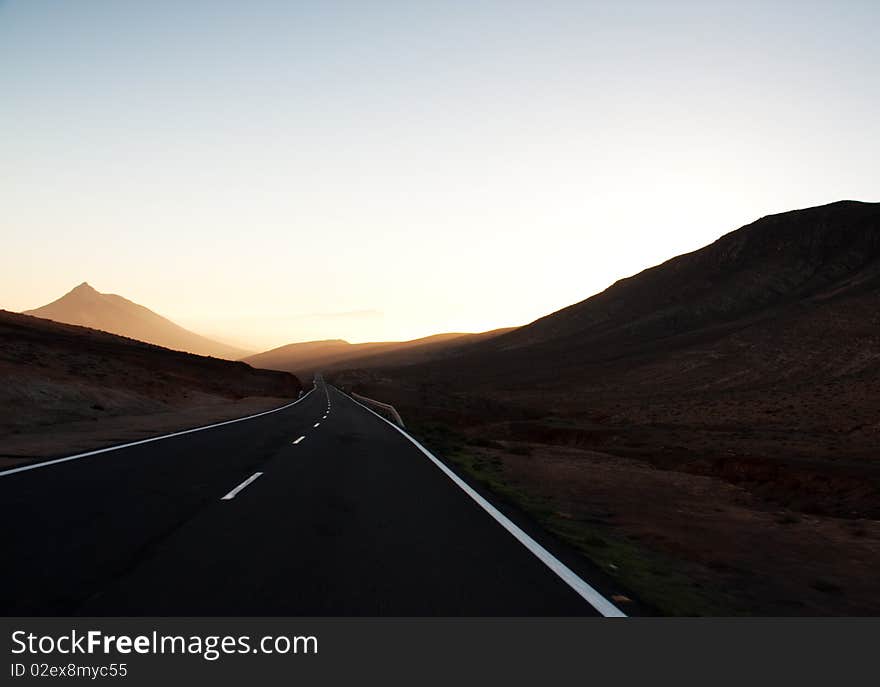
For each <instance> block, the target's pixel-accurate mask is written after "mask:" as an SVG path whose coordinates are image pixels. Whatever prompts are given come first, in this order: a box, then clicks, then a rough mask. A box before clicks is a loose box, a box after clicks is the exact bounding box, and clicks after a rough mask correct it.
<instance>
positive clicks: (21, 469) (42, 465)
mask: <svg viewBox="0 0 880 687" xmlns="http://www.w3.org/2000/svg"><path fill="white" fill-rule="evenodd" d="M312 391H314V389H310V390H309V391H308V393H306V395H305V396H303V397H302V398H299V399H297V400H296V401H294V402H293V403H288V404H287V405H284V406H281V407H280V408H273V409H272V410H266V411H264V412H262V413H256V414H255V415H248V416H247V417H239V418H236V419H235V420H225V421H224V422H215V423H214V424H213V425H205V426H203V427H194V428H193V429H184V430H181V431H179V432H172V433H171V434H163V435H162V436H159V437H150V438H149V439H140V440H139V441H130V442H129V443H127V444H119V445H117V446H108V447H107V448H99V449H96V450H94V451H87V452H86V453H77V454H76V455H74V456H66V457H64V458H55V459H54V460H47V461H44V462H42V463H33V464H31V465H22V466H21V467H18V468H11V469H9V470H4V471H2V472H0V477H6V476H7V475H14V474H15V473H16V472H25V471H26V470H36V469H37V468H45V467H48V466H50V465H56V464H58V463H66V462H67V461H69V460H78V459H80V458H88V457H89V456H96V455H98V454H99V453H107V452H109V451H118V450H120V449H123V448H129V447H131V446H140V445H141V444H149V443H151V442H153V441H161V440H162V439H170V438H172V437H179V436H182V435H184V434H191V433H192V432H203V431H204V430H206V429H214V428H215V427H222V426H223V425H231V424H234V423H236V422H244V421H245V420H253V419H254V418H257V417H262V416H263V415H270V414H272V413H277V412H278V411H280V410H284V409H285V408H290V407H291V406H295V405H296V404H297V403H299V402H300V401H304V400H305V399H306V397H307V396H308V395H309V394H310V393H312Z"/></svg>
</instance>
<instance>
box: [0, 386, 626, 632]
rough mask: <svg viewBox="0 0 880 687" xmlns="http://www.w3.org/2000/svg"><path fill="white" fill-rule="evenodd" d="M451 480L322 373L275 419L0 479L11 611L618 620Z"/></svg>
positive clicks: (4, 605)
mask: <svg viewBox="0 0 880 687" xmlns="http://www.w3.org/2000/svg"><path fill="white" fill-rule="evenodd" d="M454 480H455V478H454V477H450V475H449V474H447V473H446V472H444V468H443V467H440V466H438V464H437V463H435V462H434V460H432V459H431V458H430V457H429V456H428V455H427V454H426V452H425V451H423V450H421V449H420V448H419V446H418V445H417V444H415V443H414V442H413V441H412V440H411V439H409V438H408V437H407V436H405V435H404V434H403V433H402V432H400V431H398V430H397V429H396V428H395V427H394V426H393V425H391V424H390V423H388V422H386V421H385V420H383V419H381V418H379V417H378V416H376V415H375V414H374V413H372V412H371V411H369V410H367V409H366V408H364V407H363V406H361V405H359V404H358V403H356V402H355V401H353V400H352V399H350V398H349V397H348V396H346V395H344V394H342V393H341V392H340V391H338V390H336V389H335V388H333V387H330V386H328V385H325V384H324V383H323V381H322V380H320V379H319V380H318V381H317V382H316V387H315V389H314V390H312V391H311V392H310V393H309V394H307V395H306V396H305V397H304V398H302V399H301V400H300V401H298V402H297V403H296V404H292V405H290V406H288V407H285V408H283V409H282V410H278V411H275V412H270V413H266V414H261V415H260V416H257V417H253V418H251V419H246V420H243V421H238V422H231V423H221V424H219V425H218V426H215V427H213V428H210V429H205V430H202V431H193V432H188V433H182V434H179V435H176V436H170V437H168V438H164V439H161V440H158V441H151V442H147V443H141V444H137V445H132V446H128V447H125V448H120V449H118V450H112V451H107V452H102V453H96V454H95V455H90V456H86V457H83V458H78V459H74V460H68V461H65V462H56V463H54V464H50V465H45V466H43V467H39V468H36V469H25V470H19V471H16V470H7V471H5V472H2V473H0V518H2V522H3V528H2V534H0V545H2V551H3V569H2V573H0V579H2V584H0V611H2V614H3V615H7V616H10V615H97V616H107V615H123V616H125V615H135V616H163V615H168V616H183V615H192V616H225V615H230V616H242V615H248V616H263V615H270V616H423V615H427V616H438V615H440V616H499V615H500V616H560V615H576V616H583V615H598V614H603V615H615V614H616V612H617V609H616V607H615V606H614V605H613V604H612V603H611V602H609V601H608V600H607V598H606V596H604V595H602V594H599V593H598V592H596V590H595V589H593V588H592V587H591V586H590V585H589V584H587V583H586V582H585V581H584V580H583V579H582V577H581V576H579V575H577V574H575V573H573V572H572V571H571V570H570V569H568V568H566V567H565V566H563V564H562V563H560V561H559V560H558V559H557V558H556V557H555V556H553V555H552V554H550V553H549V552H548V551H547V550H545V549H544V548H542V547H541V545H540V544H537V543H535V542H534V541H532V544H534V546H533V547H532V549H531V550H530V549H529V548H528V546H530V545H529V541H530V540H529V538H528V536H527V535H522V536H519V535H516V533H515V532H514V533H513V534H512V533H511V528H507V529H505V527H504V526H503V525H502V524H500V523H499V521H498V518H497V517H495V516H493V515H492V513H491V512H489V510H492V506H491V505H488V504H486V503H483V504H481V503H479V502H478V501H479V498H480V497H479V496H474V495H473V494H468V493H467V491H466V489H467V487H466V486H464V487H463V486H462V484H458V483H456V481H454ZM487 507H488V509H489V510H487ZM500 517H501V518H502V519H504V516H503V515H501V516H500ZM512 528H513V530H516V529H517V527H516V525H512ZM520 534H521V533H520ZM569 562H570V561H569ZM566 571H567V572H566ZM579 585H580V587H579ZM584 590H586V591H584Z"/></svg>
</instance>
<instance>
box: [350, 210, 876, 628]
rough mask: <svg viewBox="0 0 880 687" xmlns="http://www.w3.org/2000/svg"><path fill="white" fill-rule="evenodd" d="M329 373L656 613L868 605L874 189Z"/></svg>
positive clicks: (872, 572) (872, 609) (872, 511)
mask: <svg viewBox="0 0 880 687" xmlns="http://www.w3.org/2000/svg"><path fill="white" fill-rule="evenodd" d="M336 380H337V381H338V382H339V383H340V384H343V385H346V386H348V387H353V388H354V389H355V390H358V391H360V392H361V393H364V394H365V395H367V396H372V397H374V398H377V399H380V400H383V401H387V402H390V403H393V404H395V405H396V406H397V407H398V409H399V410H400V412H401V413H402V414H403V416H404V419H405V420H406V421H407V424H408V426H410V427H411V428H412V429H413V430H414V431H415V432H416V433H417V434H419V435H420V436H421V437H423V438H424V439H425V441H426V442H427V443H428V444H429V445H430V446H432V447H433V448H435V449H436V450H438V451H439V452H440V453H441V454H443V455H445V456H446V457H447V458H448V459H449V460H451V461H453V462H456V463H458V464H459V465H460V466H461V468H462V470H463V471H464V472H466V473H467V474H468V475H469V476H470V477H471V478H472V479H473V480H475V481H477V482H479V483H482V484H483V485H484V486H486V487H487V488H491V489H493V490H494V491H495V492H496V493H498V494H499V495H500V496H502V497H504V498H507V499H509V500H510V501H511V502H513V503H516V504H518V505H520V506H521V507H523V508H524V509H526V510H527V511H529V512H530V513H531V514H532V515H533V516H534V517H535V518H536V519H538V520H539V521H541V522H542V523H543V524H544V525H545V526H546V527H548V528H549V529H551V530H553V531H555V532H556V533H558V534H560V535H561V536H562V537H563V538H565V539H567V540H568V541H569V542H571V543H573V544H574V545H575V546H577V547H578V548H580V549H581V550H582V551H583V552H584V553H585V554H586V555H587V556H589V557H590V558H592V559H593V560H595V561H596V562H597V563H599V564H600V565H602V566H603V567H604V568H605V569H607V570H608V571H609V572H611V573H612V574H613V575H616V576H617V577H619V578H620V579H622V580H623V581H624V582H625V583H626V584H628V585H629V588H630V589H632V590H633V592H634V593H636V594H638V595H639V596H640V597H641V598H642V599H643V600H644V601H647V602H649V603H651V604H653V605H655V606H656V607H657V608H658V610H660V611H661V612H666V613H679V614H702V613H737V614H739V613H742V614H782V615H840V614H853V615H860V614H873V615H877V614H880V576H878V575H877V574H876V571H877V570H878V569H880V451H878V447H880V204H868V203H849V202H845V203H835V204H833V205H830V206H824V207H821V208H812V209H809V210H802V211H797V212H792V213H785V214H783V215H775V216H771V217H768V218H764V219H762V220H759V221H758V222H755V223H754V224H751V225H749V226H747V227H744V228H742V229H740V230H737V231H735V232H732V233H731V234H728V235H727V236H725V237H723V238H722V239H720V240H719V241H718V242H716V243H714V244H712V245H711V246H708V247H706V248H704V249H702V250H700V251H697V252H695V253H691V254H688V255H684V256H680V257H678V258H675V259H673V260H670V261H669V262H667V263H664V264H663V265H660V266H658V267H655V268H653V269H651V270H647V271H646V272H643V273H641V274H639V275H636V276H634V277H632V278H630V279H626V280H622V281H621V282H618V283H617V284H615V285H613V286H612V287H610V288H609V289H608V290H606V291H605V292H603V293H602V294H599V295H597V296H595V297H593V298H591V299H588V300H586V301H584V302H582V303H579V304H576V305H574V306H571V307H570V308H567V309H565V310H562V311H560V312H558V313H554V314H553V315H550V316H548V317H546V318H543V319H542V320H538V321H537V322H536V323H534V324H532V325H529V326H527V327H523V328H521V329H519V330H516V331H514V332H512V333H510V334H507V335H504V336H500V337H497V338H494V339H492V340H490V341H487V342H485V343H483V344H480V345H478V346H475V347H473V348H472V349H471V350H470V351H468V352H466V353H464V354H462V355H460V356H458V357H455V358H450V359H448V360H438V361H434V362H432V363H428V364H423V365H416V366H409V367H379V368H372V369H356V370H350V371H347V372H344V373H340V374H337V375H336Z"/></svg>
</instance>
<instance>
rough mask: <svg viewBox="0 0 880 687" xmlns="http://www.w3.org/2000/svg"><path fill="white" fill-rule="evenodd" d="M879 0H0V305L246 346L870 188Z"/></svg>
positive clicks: (577, 280)
mask: <svg viewBox="0 0 880 687" xmlns="http://www.w3.org/2000/svg"><path fill="white" fill-rule="evenodd" d="M878 69H880V2H877V1H876V0H864V1H859V0H849V1H847V0H836V1H829V2H811V1H810V0H799V1H797V2H783V1H778V2H772V1H770V0H762V1H760V2H749V1H744V0H738V1H736V2H712V1H711V0H703V1H700V2H696V1H693V2H660V1H659V0H651V1H646V2H636V1H627V0H620V1H616V2H610V1H605V2H589V1H586V0H584V1H582V2H562V1H558V2H557V1H553V0H541V1H540V2H538V1H534V0H533V1H531V2H519V1H518V0H504V1H499V2H492V1H485V2H484V1H481V0H463V1H461V2H459V1H458V0H444V1H443V2H427V1H426V2H417V1H415V0H413V1H411V2H397V1H389V2H380V1H378V0H377V1H376V2H363V1H362V0H352V1H349V2H340V1H336V0H320V1H317V0H316V1H315V2H295V1H294V0H288V1H282V0H248V1H244V0H240V1H238V2H233V1H231V0H205V1H203V2H200V1H197V0H188V1H186V2H180V1H178V0H150V1H149V2H146V1H144V0H64V1H61V0H6V1H4V0H0V132H2V134H0V179H2V184H0V233H2V252H0V307H3V308H6V309H10V310H22V309H26V308H31V307H36V306H39V305H42V304H44V303H46V302H48V301H50V300H53V299H55V298H57V297H58V296H60V295H61V294H63V293H65V292H66V291H68V290H69V289H71V288H72V287H74V286H75V285H76V284H78V283H80V282H82V281H89V282H90V283H91V284H92V286H94V287H95V288H97V289H98V290H99V291H104V292H111V293H119V294H122V295H124V296H126V297H128V298H131V299H133V300H135V301H137V302H140V303H142V304H144V305H146V306H148V307H150V308H152V309H154V310H156V311H157V312H159V313H160V314H163V315H165V316H167V317H170V318H172V319H174V320H175V321H177V322H179V323H181V324H183V325H185V326H188V327H190V328H192V329H194V330H196V331H199V332H200V333H205V334H209V335H214V336H217V337H220V338H223V339H225V340H227V341H231V342H235V343H242V344H246V345H248V346H249V347H252V348H255V349H257V348H266V347H270V346H275V345H280V344H283V343H287V342H290V341H298V340H307V339H316V338H347V339H349V340H351V341H364V340H377V339H400V338H413V337H416V336H421V335H426V334H430V333H434V332H441V331H478V330H485V329H490V328H494V327H500V326H505V325H516V324H524V323H526V322H529V321H531V320H533V319H535V318H537V317H539V316H541V315H544V314H546V313H549V312H551V311H554V310H557V309H559V308H560V307H563V306H566V305H569V304H571V303H573V302H576V301H580V300H582V299H584V298H586V297H588V296H590V295H592V294H593V293H595V292H597V291H599V290H601V289H603V288H604V287H606V286H607V285H609V284H610V283H611V282H613V281H614V280H616V279H618V278H621V277H624V276H628V275H630V274H632V273H634V272H637V271H639V270H641V269H643V268H644V267H647V266H650V265H652V264H656V263H658V262H661V261H663V260H665V259H667V258H669V257H672V256H673V255H676V254H679V253H682V252H685V251H688V250H692V249H695V248H698V247H700V246H702V245H704V244H706V243H708V242H710V241H712V240H714V239H715V238H717V237H718V236H720V235H721V234H723V233H725V232H727V231H729V230H732V229H735V228H736V227H738V226H741V225H743V224H746V223H748V222H750V221H752V220H754V219H756V218H758V217H759V216H761V215H764V214H768V213H771V212H779V211H784V210H789V209H794V208H797V207H806V206H811V205H819V204H822V203H827V202H831V201H834V200H840V199H843V198H848V199H856V200H868V201H877V200H880V165H878V161H880V82H878V78H880V72H878Z"/></svg>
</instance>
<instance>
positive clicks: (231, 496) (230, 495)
mask: <svg viewBox="0 0 880 687" xmlns="http://www.w3.org/2000/svg"><path fill="white" fill-rule="evenodd" d="M262 474H263V473H262V472H255V473H254V474H253V475H251V476H250V477H248V478H247V479H246V480H245V481H244V482H242V483H241V484H239V485H238V486H237V487H236V488H235V489H233V490H232V491H230V492H229V493H228V494H226V496H224V497H223V498H221V499H220V500H221V501H229V500H230V499H234V498H235V497H236V496H237V495H238V492H240V491H241V490H242V489H244V488H245V487H246V486H247V485H248V484H250V483H251V482H253V481H254V480H255V479H257V477H259V476H260V475H262Z"/></svg>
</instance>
